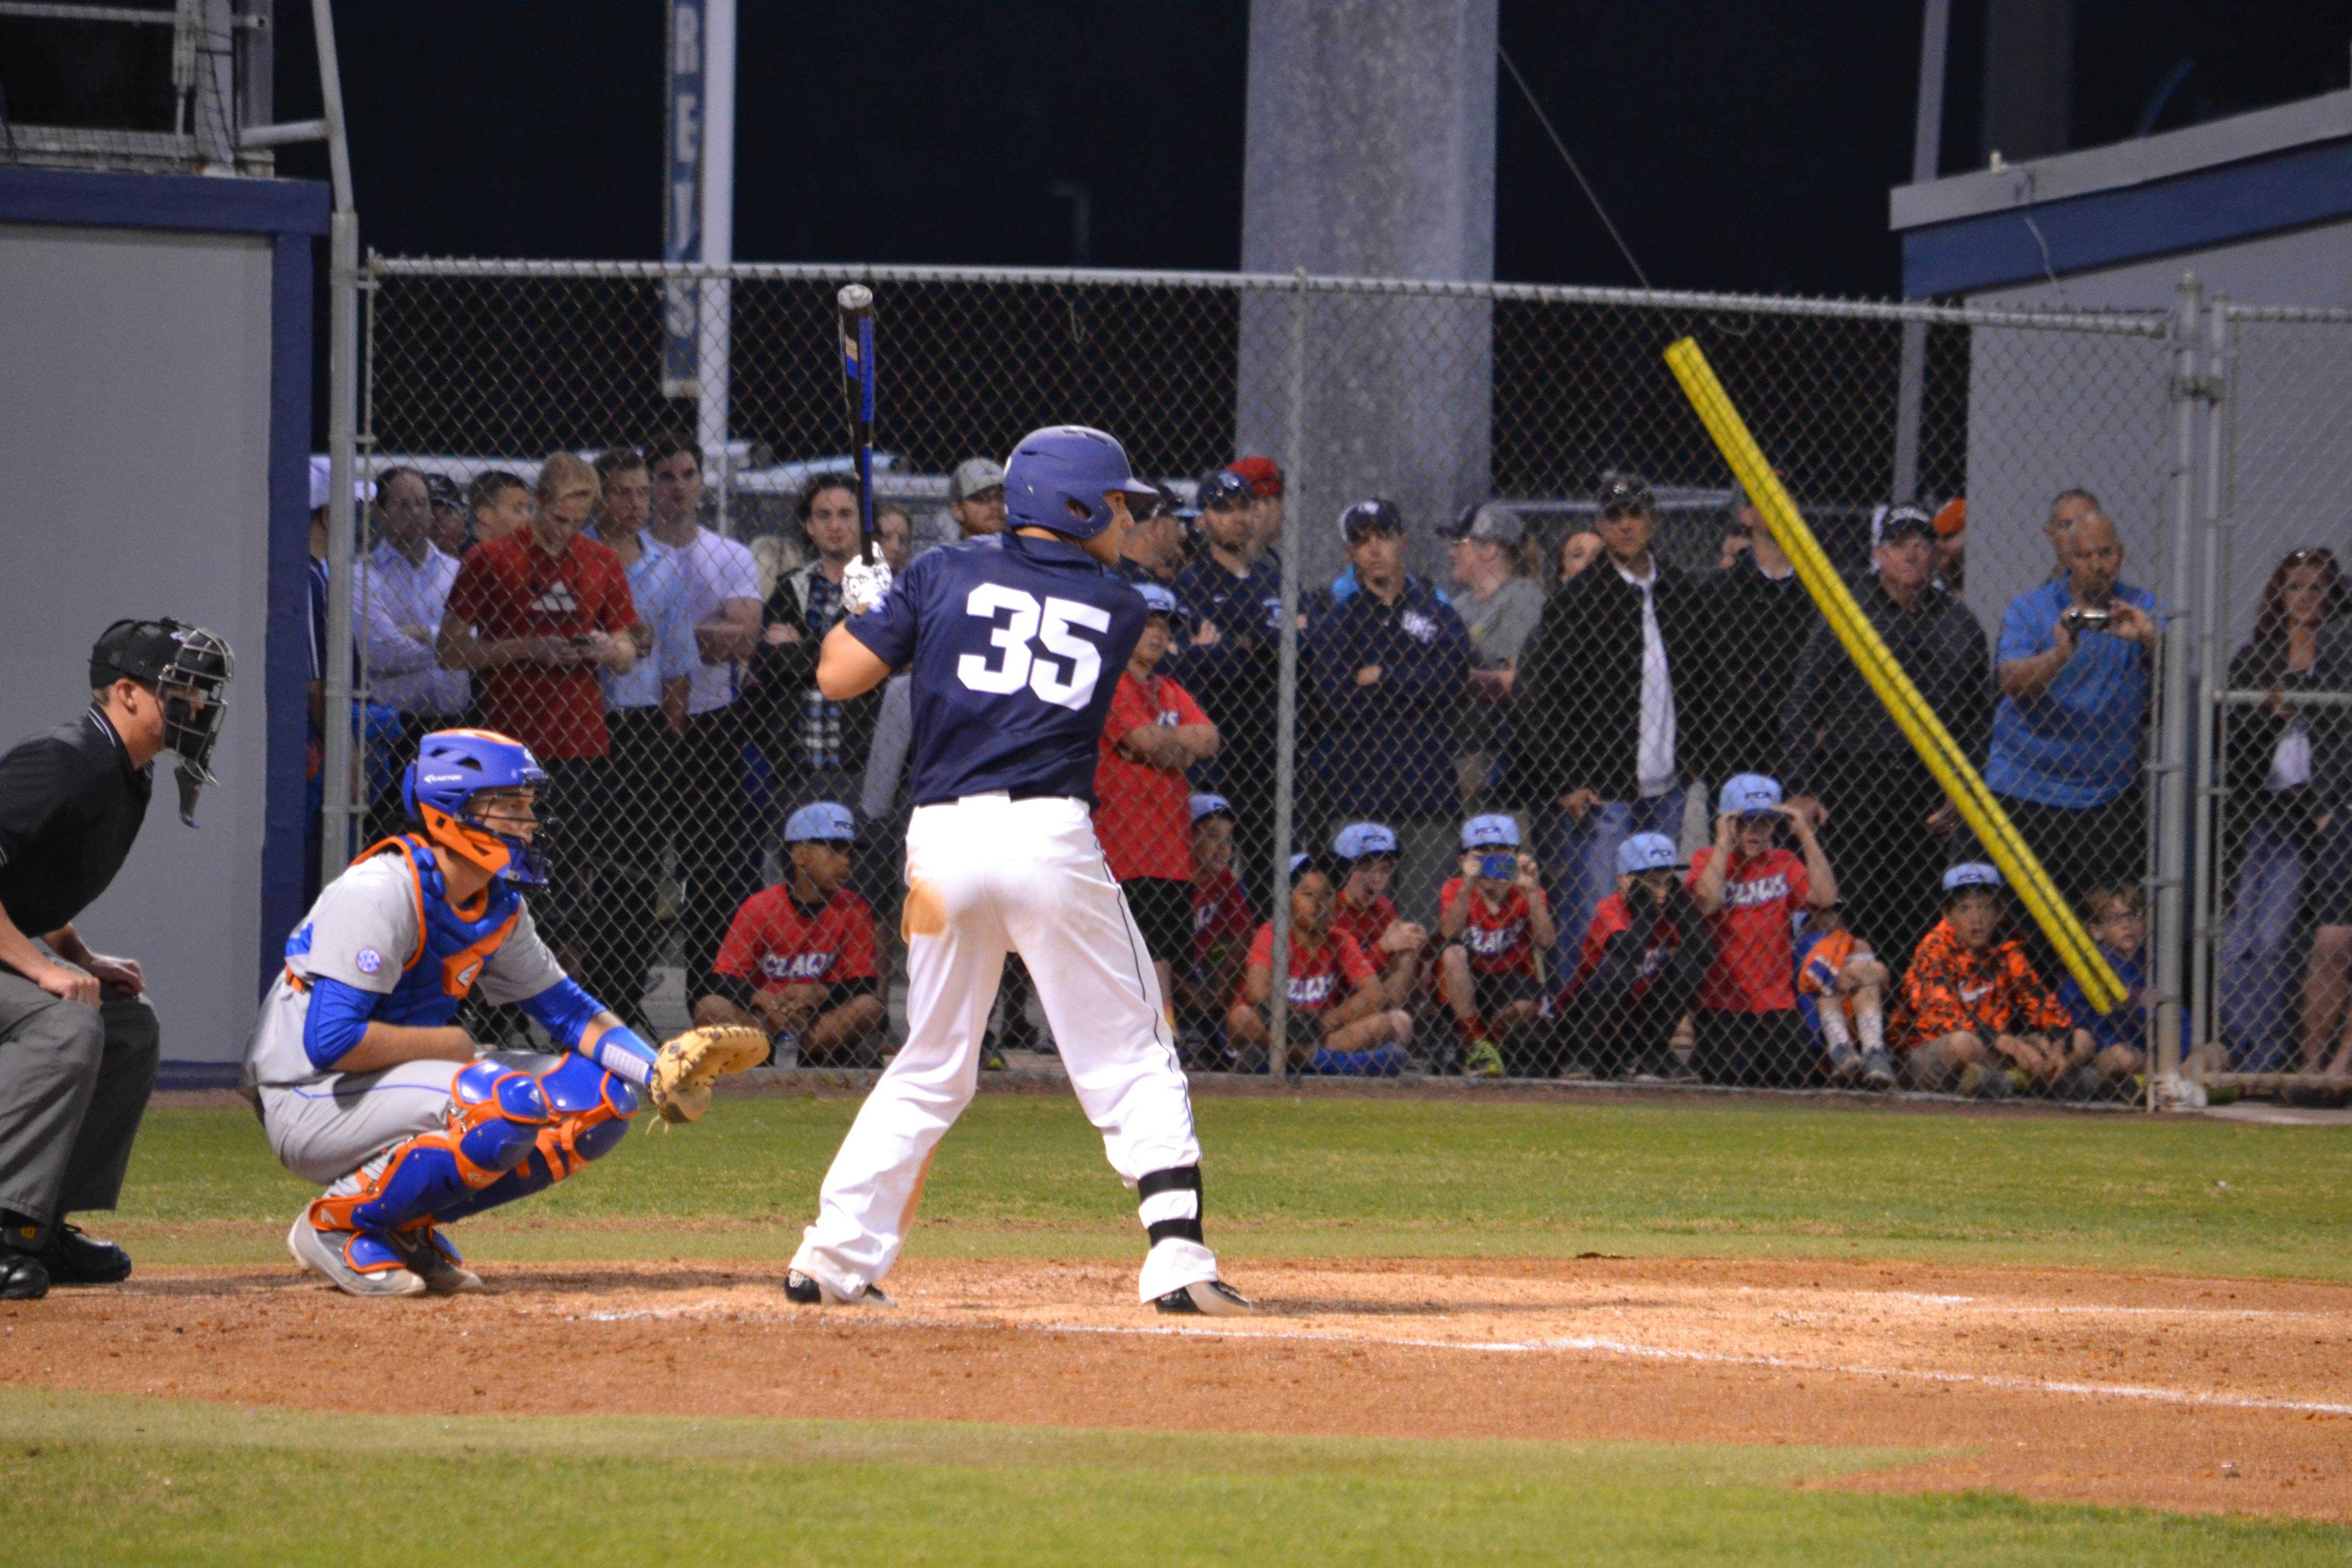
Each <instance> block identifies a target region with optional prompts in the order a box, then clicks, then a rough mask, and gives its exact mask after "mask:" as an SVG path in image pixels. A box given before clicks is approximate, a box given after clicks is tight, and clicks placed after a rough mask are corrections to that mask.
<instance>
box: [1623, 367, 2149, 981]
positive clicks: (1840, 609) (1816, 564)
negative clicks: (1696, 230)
mask: <svg viewBox="0 0 2352 1568" xmlns="http://www.w3.org/2000/svg"><path fill="white" fill-rule="evenodd" d="M1666 364H1667V367H1668V368H1669V369H1671V370H1672V371H1673V372H1674V373H1675V380H1676V381H1678V382H1680V383H1681V384H1682V388H1683V395H1685V396H1686V397H1688V398H1689V399H1690V403H1691V407H1692V409H1693V410H1694V411H1696V413H1697V415H1698V417H1699V423H1701V424H1702V425H1705V426H1706V433H1707V434H1708V435H1709V436H1711V437H1714V438H1715V444H1716V446H1717V447H1718V448H1719V449H1720V450H1721V451H1722V453H1723V456H1724V460H1725V461H1727V462H1728V463H1729V464H1730V465H1731V471H1732V472H1733V474H1735V475H1736V476H1737V477H1738V480H1739V483H1740V486H1741V488H1742V489H1745V490H1747V492H1748V499H1749V500H1752V501H1753V502H1755V504H1756V510H1758V511H1759V512H1761V513H1762V514H1763V516H1764V521H1765V523H1766V524H1767V526H1769V528H1770V529H1771V530H1772V537H1773V539H1774V540H1775V541H1776V542H1778V543H1779V544H1780V551H1781V553H1783V554H1785V555H1786V556H1788V558H1789V560H1790V563H1792V564H1793V565H1794V566H1795V567H1796V569H1797V576H1798V579H1799V581H1801V582H1802V583H1803V584H1804V585H1805V592H1806V593H1808V594H1810V595H1812V600H1813V603H1814V605H1817V606H1818V607H1819V608H1820V610H1821V613H1822V619H1823V620H1825V621H1827V622H1828V623H1829V626H1830V630H1831V631H1832V632H1833V633H1834V634H1835V635H1836V637H1837V639H1838V641H1839V642H1840V643H1841V644H1842V645H1843V647H1844V648H1845V651H1846V656H1847V657H1848V658H1851V659H1853V664H1854V668H1856V669H1858V670H1860V671H1861V672H1862V678H1863V679H1864V680H1867V681H1868V682H1870V689H1871V690H1872V691H1874V692H1875V693H1876V694H1877V696H1878V700H1879V701H1880V702H1881V703H1883V704H1885V708H1886V711H1887V713H1888V715H1889V716H1890V717H1892V718H1893V719H1894V721H1895V725H1896V727H1897V728H1899V729H1900V730H1901V731H1903V735H1904V738H1905V739H1906V740H1907V741H1909V742H1911V749H1912V750H1913V751H1914V752H1917V753H1918V755H1919V760H1920V761H1921V762H1923V763H1926V764H1927V771H1928V772H1929V773H1932V774H1933V775H1935V779H1936V783H1937V784H1939V785H1941V786H1942V788H1943V791H1944V794H1945V795H1946V797H1947V798H1948V799H1949V800H1950V801H1951V802H1952V804H1953V805H1955V806H1957V807H1958V809H1959V813H1960V816H1961V817H1962V818H1963V819H1964V820H1965V821H1966V822H1967V823H1968V825H1969V827H1970V828H1972V829H1974V830H1975V832H1976V836H1977V840H1978V842H1979V843H1980V844H1982V845H1983V846H1984V847H1985V849H1986V851H1987V852H1988V853H1989V854H1990V855H1991V857H1992V858H1993V863H1994V864H1995V865H1996V866H1999V867H2000V871H2001V875H2002V876H2004V877H2006V878H2008V879H2009V885H2010V886H2011V888H2013V889H2016V890H2017V894H2018V897H2019V898H2020V899H2021V900H2023V901H2024V904H2025V907H2026V910H2027V911H2028V912H2029V913H2031V914H2032V916H2033V919H2034V921H2035V922H2036V923H2037V924H2039V925H2040V926H2041V927H2042V932H2043V934H2045V935H2046V936H2048V937H2049V939H2050V942H2051V945H2052V946H2053V947H2054V948H2055V949H2056V950H2057V952H2058V958H2059V962H2061V963H2063V964H2065V966H2066V971H2067V973H2070V974H2072V975H2074V978H2075V980H2077V981H2078V982H2080V983H2081V984H2082V987H2083V994H2084V996H2086V997H2087V998H2088V999H2089V1000H2090V1003H2091V1005H2093V1006H2094V1007H2096V1008H2097V1009H2099V1011H2100V1012H2102V1013H2105V1012H2108V1011H2110V1010H2112V1009H2113V1008H2115V1007H2116V1006H2117V1005H2120V1004H2121V1003H2122V1002H2123V1001H2124V999H2125V996H2124V986H2123V983H2122V982H2121V981H2120V980H2118V979H2117V978H2116V972H2115V970H2114V968H2113V967H2112V966H2111V965H2109V963H2107V961H2106V958H2105V955H2104V954H2102V953H2101V952H2099V949H2098V944H2097V943H2095V942H2093V941H2092V940H2091V937H2090V933H2089V932H2087V931H2084V929H2083V923H2082V921H2079V920H2077V919H2076V918H2075V915H2074V910H2073V909H2072V908H2070V907H2069V906H2068V905H2067V903H2066V900H2064V899H2063V897H2061V896H2060V894H2059V892H2058V889H2057V887H2056V885H2055V884H2053V882H2052V881H2051V879H2050V873H2049V872H2047V871H2045V870H2043V869H2042V862H2041V860H2040V859H2039V858H2037V857H2036V856H2035V855H2034V853H2033V850H2032V847H2030V846H2029V845H2027V843H2026V842H2025V840H2024V838H2023V837H2022V836H2021V835H2020V834H2019V833H2018V831H2017V828H2016V826H2015V825H2013V824H2012V823H2011V821H2010V820H2009V814H2008V813H2007V812H2005V811H2003V810H2002V809H2001V807H2000V801H1998V800H1996V799H1994V798H1993V795H1992V792H1991V791H1990V790H1989V789H1987V788H1986V787H1985V782H1984V780H1983V778H1982V777H1981V776H1979V773H1977V770H1976V767H1975V764H1973V763H1970V762H1969V759H1968V755H1967V753H1966V752H1962V751H1961V750H1960V748H1959V746H1958V743H1957V742H1954V741H1953V739H1952V736H1951V732H1950V731H1948V730H1946V729H1945V728H1944V721H1942V720H1941V719H1938V718H1937V716H1936V712H1935V710H1934V709H1932V708H1930V707H1928V706H1927V700H1926V699H1924V698H1922V697H1921V696H1920V695H1919V689H1918V688H1917V687H1916V686H1914V685H1913V684H1912V682H1911V678H1910V676H1909V675H1907V674H1906V673H1905V672H1904V669H1903V666H1902V664H1901V662H1900V661H1899V660H1897V659H1896V658H1895V655H1894V654H1893V653H1892V652H1891V651H1890V650H1889V649H1888V648H1887V647H1886V644H1885V641H1884V640H1883V639H1882V638H1881V637H1879V635H1878V628H1876V627H1875V626H1872V625H1871V624H1870V620H1869V618H1868V617H1867V616H1864V614H1863V610H1862V606H1861V605H1858V604H1856V603H1855V602H1854V598H1853V594H1852V593H1851V592H1849V591H1848V590H1847V588H1846V585H1845V582H1844V580H1843V578H1841V577H1840V576H1839V575H1838V574H1837V571H1836V569H1835V568H1834V567H1832V565H1831V564H1830V561H1829V557H1828V556H1827V555H1824V554H1823V553H1822V547H1821V543H1820V542H1819V541H1817V540H1815V539H1814V538H1813V531H1812V530H1811V529H1810V528H1808V527H1807V526H1805V520H1804V519H1803V518H1802V517H1801V516H1799V515H1798V513H1797V507H1796V503H1795V502H1794V501H1793V500H1790V498H1789V492H1788V490H1787V489H1785V488H1784V487H1783V486H1782V485H1781V483H1780V476H1779V475H1777V474H1775V473H1774V472H1773V471H1772V466H1771V464H1769V462H1767V461H1766V460H1765V458H1764V452H1763V449H1762V448H1761V447H1758V446H1757V444H1756V437H1754V436H1752V435H1750V434H1749V433H1748V424H1747V421H1745V420H1744V419H1742V418H1741V417H1740V416H1739V411H1738V409H1737V408H1735V407H1733V406H1732V404H1731V399H1730V397H1729V396H1728V395H1726V393H1725V392H1724V390H1723V384H1722V383H1721V382H1719V381H1717V379H1716V376H1715V371H1714V369H1713V368H1712V367H1711V366H1709V365H1708V364H1707V363H1706V355H1704V354H1702V353H1699V350H1698V345H1697V344H1696V342H1692V341H1691V340H1690V339H1688V338H1685V339H1683V340H1682V341H1681V342H1677V343H1675V345H1674V346H1673V347H1671V348H1669V349H1668V350H1666ZM1920 831H1922V832H1925V831H1926V828H1925V827H1924V826H1923V827H1922V828H1921V829H1920Z"/></svg>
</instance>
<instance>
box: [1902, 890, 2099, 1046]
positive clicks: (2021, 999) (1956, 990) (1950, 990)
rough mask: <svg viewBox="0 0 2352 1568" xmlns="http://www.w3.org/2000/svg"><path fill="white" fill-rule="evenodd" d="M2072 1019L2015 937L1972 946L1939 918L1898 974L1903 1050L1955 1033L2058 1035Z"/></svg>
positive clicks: (1946, 922)
mask: <svg viewBox="0 0 2352 1568" xmlns="http://www.w3.org/2000/svg"><path fill="white" fill-rule="evenodd" d="M2070 1023H2071V1020H2070V1019H2069V1018H2068V1017H2067V1016H2066V1009H2064V1008H2063V1007H2061V1006H2060V1005H2058V998H2057V997H2055V996H2053V995H2052V994H2051V993H2050V987H2048V986H2047V985H2044V984H2042V976H2040V975H2039V974H2036V973H2034V972H2033V965H2032V963H2031V962H2030V961H2029V960H2028V959H2027V958H2026V956H2025V949H2024V947H2023V946H2022V945H2021V944H2020V943H2019V942H2018V941H2017V939H2016V938H2015V937H2001V938H1998V939H1996V940H1995V941H1993V942H1990V943H1989V944H1987V945H1986V947H1985V948H1984V949H1983V950H1982V951H1981V952H1978V951H1973V950H1971V949H1969V948H1968V947H1967V946H1965V945H1963V944H1962V943H1961V942H1960V939H1959V936H1958V933H1957V932H1955V931H1953V930H1952V924H1951V922H1950V921H1937V922H1936V929H1935V930H1934V931H1929V932H1928V933H1927V935H1926V936H1924V937H1922V938H1920V939H1919V947H1918V951H1917V952H1914V953H1913V954H1912V955H1911V966H1910V967H1909V968H1908V969H1906V970H1905V971H1904V972H1903V993H1902V996H1901V999H1900V1005H1899V1006H1898V1007H1897V1009H1896V1016H1895V1029H1894V1034H1895V1040H1896V1042H1897V1043H1898V1044H1900V1045H1901V1046H1903V1047H1906V1048H1907V1047H1912V1046H1916V1045H1921V1044H1924V1043H1925V1042H1927V1041H1928V1040H1933V1039H1937V1038H1940V1037H1943V1036H1945V1035H1948V1034H1951V1033H1953V1032H1954V1031H1956V1030H1965V1031H1967V1032H1969V1033H1970V1034H1991V1035H1999V1034H2008V1035H2042V1034H2059V1033H2063V1031H2064V1030H2065V1029H2066V1028H2067V1027H2068V1026H2069V1025H2070Z"/></svg>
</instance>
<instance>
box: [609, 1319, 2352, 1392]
mask: <svg viewBox="0 0 2352 1568" xmlns="http://www.w3.org/2000/svg"><path fill="white" fill-rule="evenodd" d="M566 1316H568V1317H570V1318H572V1321H575V1322H588V1323H622V1322H633V1321H644V1320H646V1319H669V1318H727V1319H732V1320H737V1321H748V1322H767V1323H789V1322H802V1323H804V1322H806V1321H808V1318H807V1316H806V1314H805V1313H803V1312H793V1313H789V1314H788V1313H782V1312H761V1311H745V1310H740V1309H722V1308H710V1309H701V1308H683V1307H657V1308H644V1309H639V1310H630V1311H603V1312H579V1313H570V1314H566ZM834 1316H835V1321H840V1320H842V1319H847V1320H848V1321H856V1322H858V1323H866V1324H871V1325H873V1326H875V1327H877V1328H894V1329H990V1328H1011V1329H1013V1330H1015V1331H1019V1332H1023V1333H1033V1334H1110V1335H1120V1336H1129V1337H1135V1338H1146V1339H1197V1340H1254V1341H1266V1342H1274V1343H1277V1344H1281V1343H1315V1344H1344V1345H1380V1346H1383V1347H1386V1348H1390V1349H1396V1350H1431V1351H1462V1352H1470V1353H1473V1354H1483V1355H1497V1354H1500V1355H1540V1354H1543V1353H1546V1352H1551V1353H1555V1354H1558V1353H1570V1354H1576V1353H1582V1354H1590V1355H1613V1356H1622V1357H1626V1358H1628V1359H1631V1360H1637V1361H1668V1362H1684V1363H1691V1364H1696V1365H1705V1366H1752V1367H1762V1368H1764V1369H1766V1370H1769V1371H1773V1372H1805V1373H1821V1374H1822V1375H1825V1376H1832V1377H1885V1378H1900V1379H1908V1380H1910V1381H1912V1382H1915V1383H1933V1384H1956V1385H1968V1386H1971V1387H1977V1388H1991V1389H1999V1390H2000V1391H2002V1392H2004V1393H2018V1394H2069V1395H2075V1396H2080V1397H2087V1398H2097V1399H2139V1400H2150V1401H2154V1402H2156V1403H2158V1404H2165V1405H2203V1406H2210V1407H2213V1408H2218V1409H2225V1410H2274V1411H2290V1412H2294V1413H2295V1414H2297V1415H2352V1404H2343V1405H2339V1404H2333V1403H2329V1402H2326V1401H2323V1400H2311V1399H2266V1398H2263V1397H2261V1396H2258V1395H2253V1394H2208V1393H2202V1392H2200V1391H2199V1390H2196V1389H2189V1388H2161V1387H2152V1386H2149V1385H2147V1384H2127V1383H2072V1382H2057V1381H2053V1380H2050V1379H2045V1378H2033V1377H2008V1376H2003V1375H2001V1374H2000V1373H1975V1372H1939V1371H1937V1370H1934V1369H1932V1368H1922V1367H1903V1366H1841V1365H1838V1364H1835V1363H1824V1362H1804V1361H1791V1360H1789V1359H1788V1358H1786V1357H1783V1356H1773V1355H1741V1354H1735V1353H1732V1352H1723V1351H1696V1350H1680V1349H1676V1348H1675V1347H1673V1346H1670V1345H1645V1344H1643V1343H1640V1342H1637V1341H1633V1340H1619V1339H1608V1338H1603V1337H1601V1336H1599V1335H1587V1334H1579V1335H1572V1336H1570V1337H1567V1338H1561V1339H1546V1340H1430V1339H1417V1338H1411V1337H1407V1336H1404V1335H1391V1334H1360V1333H1340V1332H1336V1331H1330V1330H1322V1329H1216V1328H1206V1327H1199V1326H1194V1325H1189V1324H1188V1325H1178V1324H1153V1325H1150V1326H1149V1327H1146V1326H1144V1325H1141V1324H1133V1323H1128V1324H1121V1323H1003V1322H995V1323H990V1322H972V1321H960V1320H957V1319H952V1318H914V1317H906V1316H902V1315H901V1314H900V1313H898V1311H896V1310H884V1311H873V1310H868V1311H866V1312H862V1313H854V1314H853V1313H849V1312H842V1313H839V1314H835V1315H834Z"/></svg>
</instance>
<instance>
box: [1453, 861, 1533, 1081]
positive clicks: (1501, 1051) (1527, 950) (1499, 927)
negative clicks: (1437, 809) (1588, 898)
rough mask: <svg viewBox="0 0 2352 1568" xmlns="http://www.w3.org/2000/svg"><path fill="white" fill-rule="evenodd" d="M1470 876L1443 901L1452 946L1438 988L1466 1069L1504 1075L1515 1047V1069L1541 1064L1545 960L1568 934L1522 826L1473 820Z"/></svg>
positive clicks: (1465, 869)
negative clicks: (1542, 955)
mask: <svg viewBox="0 0 2352 1568" xmlns="http://www.w3.org/2000/svg"><path fill="white" fill-rule="evenodd" d="M1462 848H1463V851H1464V853H1463V856H1462V874H1461V875H1460V876H1458V877H1454V878H1452V879H1449V880H1448V881H1447V882H1446V884H1445V886H1444V888H1443V889H1440V891H1439V893H1438V895H1437V902H1438V916H1437V935H1438V940H1439V941H1441V942H1444V943H1445V949H1444V952H1442V953H1441V954H1439V956H1438V963H1437V978H1438V990H1439V993H1440V994H1442V995H1444V998H1445V1003H1446V1005H1447V1006H1449V1007H1451V1008H1453V1009H1454V1023H1455V1025H1456V1026H1458V1027H1459V1028H1460V1029H1461V1031H1462V1047H1463V1048H1462V1070H1463V1072H1464V1073H1465V1075H1467V1076H1469V1077H1472V1078H1500V1077H1502V1076H1503V1071H1504V1065H1505V1052H1506V1051H1508V1052H1509V1053H1510V1059H1511V1061H1512V1062H1513V1063H1515V1064H1526V1063H1530V1062H1531V1061H1532V1059H1533V1055H1534V1052H1533V1047H1534V1046H1535V1044H1536V1036H1537V1034H1538V1030H1537V1028H1536V1020H1537V1019H1538V1017H1540V1016H1542V1014H1543V1002H1544V988H1543V965H1542V963H1541V962H1540V961H1538V958H1537V957H1536V954H1537V953H1538V952H1548V951H1549V950H1550V947H1551V944H1552V943H1553V942H1557V941H1559V927H1558V926H1556V925H1555V924H1554V923H1553V922H1552V918H1551V904H1550V901H1549V900H1548V899H1547V898H1546V897H1545V896H1544V890H1543V880H1542V876H1541V869H1540V868H1538V866H1537V864H1536V862H1535V858H1534V857H1533V856H1529V855H1522V854H1520V853H1519V825H1518V824H1517V823H1516V822H1513V821H1512V820H1511V819H1510V818H1509V817H1507V816H1474V817H1472V818H1471V819H1470V820H1469V821H1468V822H1466V823H1464V824H1463V825H1462ZM1498 1042H1499V1043H1498ZM1523 1070H1525V1068H1524V1066H1523Z"/></svg>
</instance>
